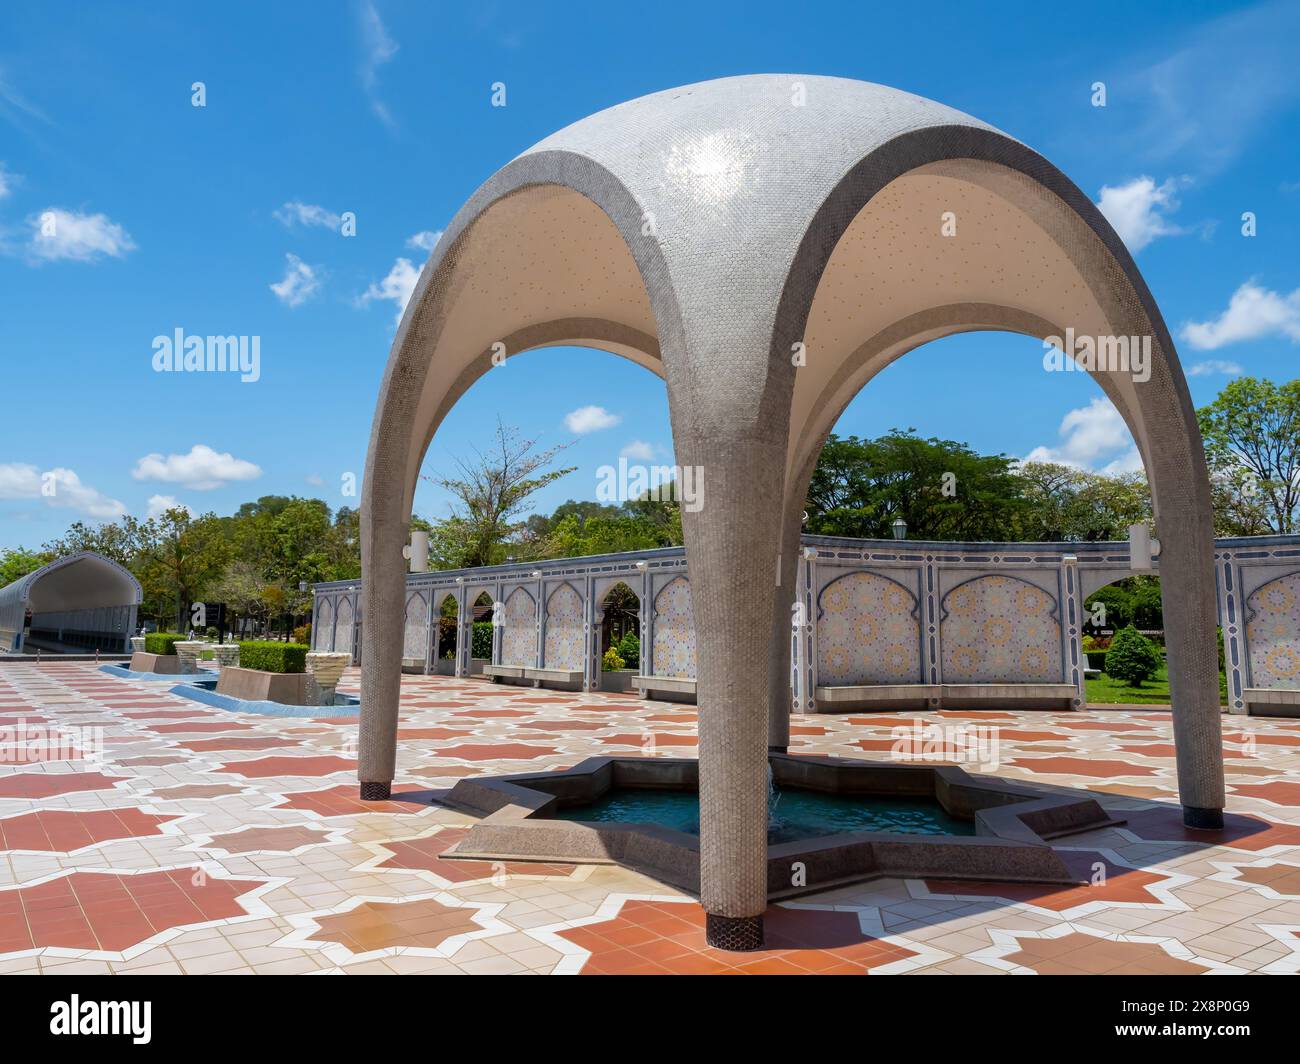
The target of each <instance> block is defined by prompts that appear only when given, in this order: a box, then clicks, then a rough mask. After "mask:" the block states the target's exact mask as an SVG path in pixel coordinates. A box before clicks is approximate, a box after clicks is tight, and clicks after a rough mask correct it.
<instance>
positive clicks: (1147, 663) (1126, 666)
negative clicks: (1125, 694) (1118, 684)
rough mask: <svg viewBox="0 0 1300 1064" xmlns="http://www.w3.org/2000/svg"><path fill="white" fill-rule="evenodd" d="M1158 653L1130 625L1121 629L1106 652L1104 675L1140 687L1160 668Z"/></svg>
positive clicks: (1152, 644) (1145, 638)
mask: <svg viewBox="0 0 1300 1064" xmlns="http://www.w3.org/2000/svg"><path fill="white" fill-rule="evenodd" d="M1160 664H1161V658H1160V651H1159V650H1158V649H1157V648H1156V645H1155V644H1154V643H1152V642H1151V640H1149V639H1148V638H1147V637H1146V636H1144V635H1143V634H1142V633H1141V632H1139V631H1138V630H1137V629H1136V628H1134V627H1133V626H1132V625H1129V626H1128V627H1127V628H1121V629H1120V630H1119V631H1118V632H1117V633H1115V638H1114V639H1112V640H1111V644H1110V649H1109V650H1108V651H1106V674H1107V675H1108V676H1113V677H1114V678H1115V679H1117V680H1123V681H1124V682H1125V683H1127V684H1129V685H1130V686H1132V687H1141V686H1142V684H1143V682H1144V681H1145V680H1149V679H1150V678H1151V677H1152V676H1153V675H1154V674H1155V671H1156V670H1157V669H1158V668H1160Z"/></svg>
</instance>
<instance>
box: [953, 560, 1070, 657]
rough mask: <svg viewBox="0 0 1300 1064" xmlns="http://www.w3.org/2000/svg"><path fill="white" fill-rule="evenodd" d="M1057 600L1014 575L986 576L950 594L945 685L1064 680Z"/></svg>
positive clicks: (961, 586) (957, 588) (956, 588)
mask: <svg viewBox="0 0 1300 1064" xmlns="http://www.w3.org/2000/svg"><path fill="white" fill-rule="evenodd" d="M1055 614H1056V599H1055V598H1053V597H1052V595H1050V594H1049V593H1048V592H1046V591H1044V590H1043V589H1042V588H1040V587H1035V586H1034V585H1033V584H1031V583H1029V582H1028V581H1025V580H1020V579H1018V578H1017V577H1014V576H981V577H977V578H976V579H974V580H968V581H967V582H966V583H964V584H959V585H958V586H957V587H955V588H953V589H952V590H951V591H949V592H948V594H947V595H945V596H944V599H943V613H942V618H943V619H942V620H941V622H940V628H939V635H940V642H941V645H942V647H943V682H944V683H1061V682H1062V668H1061V624H1060V622H1059V621H1058V620H1057V619H1056V616H1055Z"/></svg>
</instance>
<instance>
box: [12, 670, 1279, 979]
mask: <svg viewBox="0 0 1300 1064" xmlns="http://www.w3.org/2000/svg"><path fill="white" fill-rule="evenodd" d="M356 682H357V677H356V674H355V671H353V672H351V673H349V676H348V677H347V678H346V679H345V680H344V683H343V685H342V686H343V689H344V690H355V687H356ZM167 687H168V685H167V684H159V683H145V682H135V681H127V680H120V679H116V678H113V677H111V676H108V675H106V674H104V673H101V672H99V671H97V670H96V669H95V667H94V666H93V665H92V664H81V663H45V664H41V665H39V666H38V665H31V664H22V665H19V664H5V665H0V973H13V972H30V973H36V972H50V973H55V972H62V973H72V972H104V973H108V972H122V973H129V972H154V973H166V972H171V973H181V972H187V973H209V972H267V973H289V972H302V973H310V972H337V973H343V974H352V973H372V972H377V973H418V972H441V973H466V974H473V973H538V974H577V973H582V974H604V973H622V972H627V973H659V974H692V973H701V974H703V973H719V974H721V973H734V974H762V973H853V974H890V973H916V974H942V973H986V974H996V973H1019V974H1042V975H1048V974H1054V973H1084V972H1086V973H1110V972H1114V973H1168V974H1186V975H1202V974H1217V973H1245V972H1269V973H1296V972H1300V721H1291V720H1266V719H1257V718H1240V717H1232V718H1225V722H1224V734H1225V739H1224V752H1225V755H1226V759H1227V766H1228V788H1229V798H1228V806H1229V815H1228V828H1227V830H1226V831H1225V832H1223V833H1222V834H1221V835H1213V836H1210V835H1206V834H1204V833H1199V832H1193V831H1188V830H1186V829H1185V828H1183V826H1182V822H1181V817H1180V815H1179V811H1178V807H1177V796H1176V786H1175V774H1174V764H1173V749H1172V745H1171V743H1172V734H1171V728H1170V718H1169V714H1168V713H1167V712H1159V711H1137V710H1133V711H1118V710H1112V711H1101V710H1098V711H1089V712H1082V713H1064V712H1062V713H1007V712H1001V713H998V712H990V713H986V714H974V713H938V714H930V713H918V714H898V713H895V714H888V715H886V714H874V715H865V714H859V715H850V716H819V717H814V718H807V719H799V720H796V721H794V722H793V725H794V726H793V727H792V743H793V746H792V750H793V751H795V752H800V753H822V754H833V755H837V756H840V757H855V758H875V759H883V758H890V757H895V756H899V754H900V752H901V754H902V755H904V756H926V757H940V758H952V757H954V756H959V755H960V754H961V752H962V749H963V741H962V733H961V732H960V731H952V730H949V731H948V732H946V733H945V735H943V736H942V737H940V738H939V739H938V740H937V741H936V740H934V739H929V740H927V741H926V742H925V743H924V744H922V745H918V746H914V747H913V746H909V745H908V744H907V743H902V744H901V746H900V741H899V735H900V734H901V733H899V732H898V731H897V730H898V729H912V728H914V727H915V726H916V725H917V722H920V723H921V724H923V725H925V724H938V725H942V726H943V727H944V728H945V729H961V728H962V727H964V726H975V725H978V726H980V727H981V728H997V729H998V740H999V745H998V747H997V760H996V764H992V765H985V766H981V765H979V764H968V765H967V766H966V767H967V768H968V769H970V770H971V771H981V770H983V771H988V772H992V773H993V774H996V775H1000V776H1002V777H1004V778H1007V779H1010V780H1014V781H1017V782H1021V783H1026V782H1028V783H1032V784H1036V785H1039V786H1041V787H1044V788H1048V789H1064V788H1068V789H1072V790H1086V791H1088V792H1090V793H1092V794H1093V795H1094V796H1095V797H1096V798H1097V799H1098V801H1100V802H1101V803H1102V804H1103V805H1105V806H1106V807H1107V808H1108V809H1109V810H1111V811H1112V812H1113V813H1114V814H1115V816H1117V817H1121V818H1123V819H1124V820H1125V821H1126V823H1125V824H1124V825H1123V826H1122V827H1115V828H1110V829H1107V830H1104V831H1096V832H1090V833H1088V834H1085V835H1080V836H1075V837H1072V838H1069V839H1066V840H1063V841H1062V842H1061V843H1060V844H1059V845H1060V846H1061V848H1062V849H1063V855H1064V856H1065V858H1066V860H1067V862H1068V863H1069V864H1070V866H1071V867H1072V868H1074V869H1076V870H1077V871H1078V872H1079V873H1080V875H1081V876H1082V877H1083V878H1085V879H1087V880H1089V881H1090V883H1091V885H1088V886H1075V887H1069V886H1065V887H1062V886H1032V885H1025V884H1017V885H1012V884H998V883H983V882H963V881H955V880H900V879H886V880H877V881H875V882H872V883H866V884H860V885H857V886H849V887H844V888H841V889H838V890H834V891H828V892H825V893H822V894H814V895H810V896H807V897H804V898H801V899H799V900H798V901H794V902H787V903H785V904H783V905H779V906H774V907H773V909H772V910H771V911H770V912H769V915H768V920H767V926H768V948H767V949H765V950H763V951H762V952H759V953H753V954H727V953H722V952H719V951H717V950H713V949H710V948H709V947H708V946H707V945H706V944H705V942H704V935H703V926H702V925H703V920H702V914H701V911H700V909H699V907H698V906H697V905H696V904H695V903H694V902H693V901H692V900H691V899H690V898H687V897H685V896H683V895H681V894H679V893H678V892H677V891H675V890H673V889H671V888H668V887H665V886H663V885H662V884H660V883H656V882H654V881H653V880H650V879H648V878H646V877H644V876H641V875H637V874H635V873H632V872H629V871H626V870H624V869H621V868H617V867H610V866H574V865H563V864H529V863H526V862H488V861H451V860H447V859H445V858H444V857H443V856H442V855H443V853H444V852H445V851H446V850H447V849H449V848H450V847H451V846H452V845H454V844H455V843H456V842H457V841H458V840H459V839H461V838H462V837H463V836H464V832H465V828H466V826H467V825H468V824H469V823H470V821H469V819H468V818H467V817H465V816H462V815H460V814H458V813H455V812H452V811H450V810H447V809H444V808H441V807H439V806H437V805H434V804H431V802H430V798H431V796H432V795H434V794H436V793H438V792H442V791H445V790H447V789H449V788H450V787H452V786H453V785H454V784H455V783H456V781H457V780H459V779H463V778H465V777H467V776H477V775H487V774H493V773H498V772H519V771H524V770H531V769H539V768H542V769H553V768H561V767H567V766H570V765H573V764H576V763H577V762H579V761H581V760H582V759H583V758H584V757H588V756H591V755H594V754H626V755H629V756H633V755H647V754H649V755H654V754H661V755H664V756H670V757H671V756H677V757H680V756H692V755H693V754H694V753H695V750H694V743H695V712H694V710H693V709H692V708H691V707H686V706H681V705H676V704H669V703H663V702H653V701H644V700H641V699H637V698H633V697H629V696H625V695H581V694H561V693H557V692H538V691H534V690H529V689H523V688H510V687H502V686H496V685H492V684H488V683H484V682H482V681H478V680H455V679H452V678H444V677H424V676H406V677H404V678H403V683H402V710H401V723H400V735H401V740H400V747H399V753H398V766H399V770H398V780H397V783H396V785H395V787H394V793H393V798H392V800H391V801H387V802H378V803H362V802H360V801H359V800H358V798H357V786H356V775H355V760H354V758H355V745H356V733H357V722H356V718H355V717H351V718H349V717H338V718H329V719H311V718H271V717H264V716H256V715H252V714H231V713H227V712H224V711H222V710H218V709H214V708H210V707H207V706H203V705H199V704H197V703H194V702H191V701H188V700H186V699H183V698H180V697H177V696H173V695H170V694H168V693H167ZM985 753H987V751H986V752H985Z"/></svg>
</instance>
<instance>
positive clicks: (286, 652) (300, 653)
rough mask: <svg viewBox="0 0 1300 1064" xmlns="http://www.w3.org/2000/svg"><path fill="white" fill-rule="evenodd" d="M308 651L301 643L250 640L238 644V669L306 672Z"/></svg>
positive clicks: (308, 648)
mask: <svg viewBox="0 0 1300 1064" xmlns="http://www.w3.org/2000/svg"><path fill="white" fill-rule="evenodd" d="M310 649H311V648H310V647H308V646H306V645H305V644H303V643H280V642H277V641H276V640H274V639H250V640H248V641H247V642H244V643H240V644H239V667H240V668H241V669H256V670H258V671H259V672H306V671H307V651H308V650H310Z"/></svg>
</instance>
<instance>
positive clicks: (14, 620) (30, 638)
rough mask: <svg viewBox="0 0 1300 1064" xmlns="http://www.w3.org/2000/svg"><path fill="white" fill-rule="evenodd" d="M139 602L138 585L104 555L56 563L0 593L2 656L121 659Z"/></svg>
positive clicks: (84, 554) (82, 555)
mask: <svg viewBox="0 0 1300 1064" xmlns="http://www.w3.org/2000/svg"><path fill="white" fill-rule="evenodd" d="M142 598H143V595H142V593H141V590H140V582H139V581H138V580H136V578H135V577H134V576H132V575H131V573H130V572H129V571H128V570H126V569H124V568H123V567H122V566H120V565H118V563H117V562H115V561H112V560H111V559H109V558H105V557H104V556H103V555H100V554H95V553H93V552H91V551H82V552H81V553H79V554H70V555H68V556H67V557H66V558H59V559H57V560H56V561H52V562H50V563H49V564H48V565H44V566H42V567H41V568H39V569H37V570H36V571H35V572H31V573H28V574H27V575H26V576H24V577H21V578H19V579H18V580H15V581H14V582H13V583H12V584H9V585H8V586H6V587H3V588H0V652H3V653H10V654H20V653H23V652H24V651H28V652H31V651H35V650H37V649H40V650H47V651H54V652H59V653H77V652H84V651H87V650H100V651H106V652H111V653H121V652H123V651H125V650H126V648H127V646H128V643H127V640H128V639H129V638H130V636H131V633H132V631H133V630H134V629H135V621H136V611H137V610H138V609H139V607H140V602H141V599H142Z"/></svg>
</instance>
